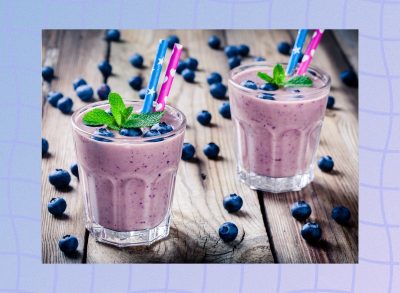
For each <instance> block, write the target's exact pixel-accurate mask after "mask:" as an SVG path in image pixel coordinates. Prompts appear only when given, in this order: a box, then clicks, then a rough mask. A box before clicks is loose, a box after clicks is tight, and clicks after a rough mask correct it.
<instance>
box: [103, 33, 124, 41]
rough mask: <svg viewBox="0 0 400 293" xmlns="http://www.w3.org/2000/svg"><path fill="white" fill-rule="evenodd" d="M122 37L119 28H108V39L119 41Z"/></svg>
mask: <svg viewBox="0 0 400 293" xmlns="http://www.w3.org/2000/svg"><path fill="white" fill-rule="evenodd" d="M120 38H121V33H120V32H119V30H106V40H107V41H109V42H118V41H119V40H120Z"/></svg>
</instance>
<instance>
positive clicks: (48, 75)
mask: <svg viewBox="0 0 400 293" xmlns="http://www.w3.org/2000/svg"><path fill="white" fill-rule="evenodd" d="M42 77H43V79H44V80H45V81H51V80H52V79H53V78H54V69H53V67H50V66H44V67H43V68H42Z"/></svg>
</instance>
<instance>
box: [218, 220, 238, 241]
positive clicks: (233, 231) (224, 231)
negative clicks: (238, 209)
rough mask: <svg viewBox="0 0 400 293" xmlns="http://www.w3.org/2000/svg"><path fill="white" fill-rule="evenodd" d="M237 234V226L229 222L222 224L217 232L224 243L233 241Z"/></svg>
mask: <svg viewBox="0 0 400 293" xmlns="http://www.w3.org/2000/svg"><path fill="white" fill-rule="evenodd" d="M238 232H239V230H238V228H237V226H236V225H235V224H233V223H231V222H226V223H223V224H222V225H221V227H219V230H218V233H219V237H221V239H222V240H223V241H224V242H231V241H233V240H235V238H236V236H237V235H238Z"/></svg>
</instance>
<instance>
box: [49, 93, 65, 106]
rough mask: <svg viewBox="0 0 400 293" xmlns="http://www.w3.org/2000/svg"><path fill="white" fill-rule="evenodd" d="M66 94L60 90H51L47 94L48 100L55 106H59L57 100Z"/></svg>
mask: <svg viewBox="0 0 400 293" xmlns="http://www.w3.org/2000/svg"><path fill="white" fill-rule="evenodd" d="M63 96H64V95H63V94H62V93H60V92H49V93H48V95H47V101H48V102H49V104H50V105H52V106H53V107H57V102H58V100H59V99H61V98H62V97H63Z"/></svg>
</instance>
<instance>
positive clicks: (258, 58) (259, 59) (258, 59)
mask: <svg viewBox="0 0 400 293" xmlns="http://www.w3.org/2000/svg"><path fill="white" fill-rule="evenodd" d="M265 60H266V59H265V58H264V57H256V58H254V61H255V62H262V61H265Z"/></svg>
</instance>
